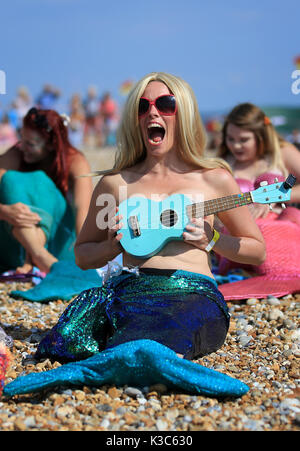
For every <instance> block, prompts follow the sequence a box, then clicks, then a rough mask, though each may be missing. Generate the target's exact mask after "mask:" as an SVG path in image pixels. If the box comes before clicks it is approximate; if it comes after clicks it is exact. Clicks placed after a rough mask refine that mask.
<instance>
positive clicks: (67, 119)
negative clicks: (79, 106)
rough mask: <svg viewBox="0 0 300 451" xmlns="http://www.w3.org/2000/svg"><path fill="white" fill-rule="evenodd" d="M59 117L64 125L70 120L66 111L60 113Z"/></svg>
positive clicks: (66, 125)
mask: <svg viewBox="0 0 300 451" xmlns="http://www.w3.org/2000/svg"><path fill="white" fill-rule="evenodd" d="M60 117H61V118H62V120H63V123H64V126H65V127H68V125H69V123H70V122H71V119H70V117H69V116H68V115H67V114H66V113H63V114H61V115H60Z"/></svg>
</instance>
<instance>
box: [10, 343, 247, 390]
mask: <svg viewBox="0 0 300 451" xmlns="http://www.w3.org/2000/svg"><path fill="white" fill-rule="evenodd" d="M159 382H160V383H162V384H165V385H166V386H167V387H168V388H169V389H171V390H172V389H177V390H178V389H179V390H184V391H186V392H188V393H194V394H198V395H200V394H203V395H206V396H214V397H219V396H220V397H221V396H236V397H237V396H242V395H244V394H245V393H247V392H248V390H249V387H248V386H247V385H246V384H244V383H243V382H241V381H238V380H237V379H234V378H232V377H230V376H227V375H226V374H222V373H220V372H218V371H215V370H212V369H209V368H206V367H204V366H202V365H199V364H197V363H194V362H191V361H188V360H185V359H181V358H180V357H178V356H177V355H176V353H175V352H174V351H172V350H171V349H169V348H168V347H166V346H164V345H162V344H160V343H157V342H156V341H152V340H135V341H131V342H127V343H123V344H121V345H119V346H116V347H115V348H111V349H107V350H105V351H102V352H100V353H98V354H96V355H94V356H92V357H89V358H88V359H86V360H81V361H79V362H72V363H68V364H65V365H62V366H60V367H59V368H55V369H52V370H49V371H44V372H41V373H31V374H28V375H27V376H21V377H18V378H17V379H15V380H14V381H13V382H10V383H9V384H7V385H6V386H5V387H4V391H3V394H4V396H7V397H9V396H14V395H16V394H23V393H33V392H37V391H41V390H43V389H45V388H49V387H56V386H78V385H80V386H82V385H89V386H101V385H104V384H115V385H117V386H122V385H125V384H127V385H133V386H137V387H144V386H150V385H153V384H155V383H159Z"/></svg>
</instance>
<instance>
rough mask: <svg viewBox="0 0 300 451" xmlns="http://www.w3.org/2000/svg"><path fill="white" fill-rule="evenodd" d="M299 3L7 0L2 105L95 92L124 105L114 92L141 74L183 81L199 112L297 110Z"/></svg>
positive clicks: (2, 14) (0, 57)
mask: <svg viewBox="0 0 300 451" xmlns="http://www.w3.org/2000/svg"><path fill="white" fill-rule="evenodd" d="M299 18H300V2H299V0H285V1H284V2H283V1H281V0H252V1H251V2H249V1H246V0H227V1H224V0H210V1H203V0H159V1H156V2H153V1H152V2H151V1H149V0H146V1H145V0H113V1H108V0H105V1H103V0H9V1H6V2H2V3H1V6H0V40H1V41H0V42H1V49H0V71H2V72H4V73H5V81H6V86H5V88H6V94H2V95H0V103H2V105H8V104H9V102H11V101H12V100H13V98H14V97H15V95H16V91H17V89H18V87H19V86H21V85H25V86H27V88H28V89H29V91H30V93H31V94H32V96H33V97H34V98H36V97H37V95H38V94H39V92H40V91H41V88H42V86H43V85H44V84H45V83H50V84H53V85H55V86H56V87H58V88H59V89H60V90H61V92H62V97H61V99H60V109H64V108H67V104H68V101H69V99H70V97H71V96H72V94H73V93H75V92H78V93H80V94H81V95H82V96H84V95H85V94H86V91H87V88H88V86H89V85H95V86H96V87H97V89H98V92H99V95H101V94H102V93H103V92H104V91H110V92H111V93H112V94H113V96H114V97H115V98H116V100H118V102H124V98H123V97H121V95H120V93H119V87H120V85H121V84H122V83H123V82H124V81H125V80H127V79H131V80H134V81H138V80H139V79H140V78H141V77H143V76H144V75H146V74H147V73H149V72H153V71H164V72H169V73H172V74H174V75H178V76H180V77H182V78H184V79H185V80H186V81H187V82H188V83H189V84H190V85H191V86H192V88H193V90H194V92H195V94H196V97H197V100H198V104H199V110H200V112H201V111H218V110H221V111H223V110H228V109H230V108H232V107H233V106H235V105H236V104H237V103H241V102H248V101H250V102H252V103H256V104H258V105H259V106H272V105H285V106H289V105H290V106H294V107H300V93H299V94H298V95H296V94H293V93H292V89H291V86H292V83H293V79H292V73H293V71H295V70H296V66H295V64H294V62H293V59H294V58H295V57H296V56H297V55H300V35H299V32H300V25H299Z"/></svg>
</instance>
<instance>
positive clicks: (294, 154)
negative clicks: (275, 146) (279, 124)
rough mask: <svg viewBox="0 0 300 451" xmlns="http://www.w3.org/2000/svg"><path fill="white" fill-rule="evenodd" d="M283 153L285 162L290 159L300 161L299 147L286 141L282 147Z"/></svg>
mask: <svg viewBox="0 0 300 451" xmlns="http://www.w3.org/2000/svg"><path fill="white" fill-rule="evenodd" d="M281 153H282V157H283V160H284V161H286V160H289V159H290V158H296V159H300V152H299V150H298V149H297V147H296V146H294V145H293V144H292V143H289V142H286V141H285V142H284V143H283V144H282V146H281Z"/></svg>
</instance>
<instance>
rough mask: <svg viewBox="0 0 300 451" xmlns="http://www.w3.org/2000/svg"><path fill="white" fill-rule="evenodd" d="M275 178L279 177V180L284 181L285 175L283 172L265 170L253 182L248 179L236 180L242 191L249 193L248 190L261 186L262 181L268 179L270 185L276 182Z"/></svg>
mask: <svg viewBox="0 0 300 451" xmlns="http://www.w3.org/2000/svg"><path fill="white" fill-rule="evenodd" d="M275 178H277V179H278V181H279V182H284V181H285V177H284V176H283V175H281V174H276V173H274V172H273V173H272V172H264V173H263V174H261V175H259V176H258V177H257V178H256V179H255V180H254V181H253V182H252V181H251V180H248V179H243V178H236V179H235V180H236V182H237V184H238V185H239V187H240V190H241V192H242V193H247V192H248V191H253V190H254V189H257V188H259V187H260V183H261V182H263V181H267V182H268V185H270V184H272V183H275Z"/></svg>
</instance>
